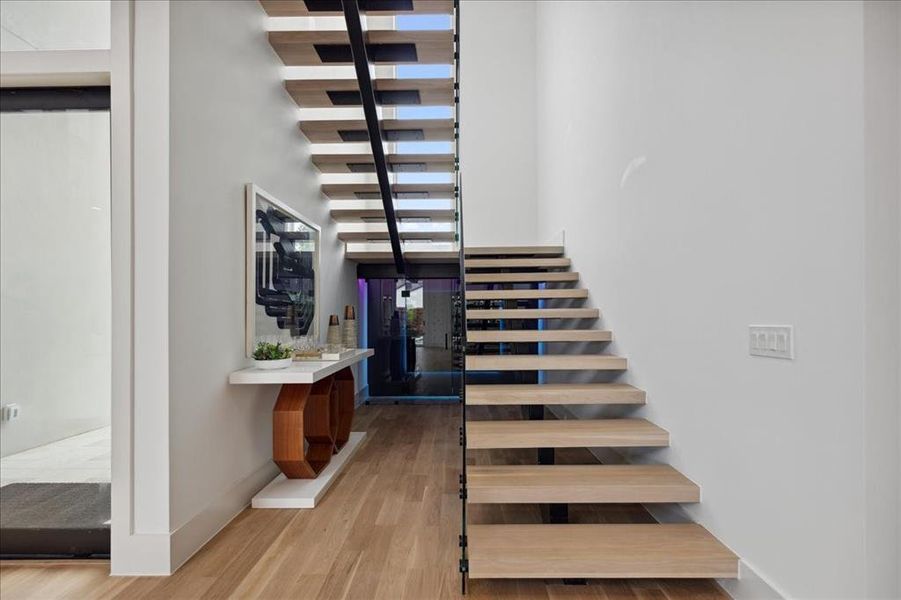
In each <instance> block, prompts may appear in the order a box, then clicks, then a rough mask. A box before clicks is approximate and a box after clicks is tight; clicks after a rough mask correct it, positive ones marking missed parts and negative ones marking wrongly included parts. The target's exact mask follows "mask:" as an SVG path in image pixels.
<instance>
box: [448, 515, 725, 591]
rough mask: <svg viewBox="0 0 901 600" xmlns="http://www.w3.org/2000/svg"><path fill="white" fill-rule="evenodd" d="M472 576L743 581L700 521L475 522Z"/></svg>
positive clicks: (469, 534)
mask: <svg viewBox="0 0 901 600" xmlns="http://www.w3.org/2000/svg"><path fill="white" fill-rule="evenodd" d="M466 533H467V541H468V560H469V565H468V566H469V577H470V578H473V579H485V578H531V579H535V578H542V579H543V578H586V579H590V578H666V577H677V578H715V577H720V578H736V577H738V557H737V556H736V555H735V554H734V553H733V552H732V551H731V550H729V549H728V548H726V546H724V545H723V544H722V543H721V542H720V541H719V540H717V539H716V538H715V537H713V535H711V534H710V533H709V532H708V531H707V530H706V529H704V528H703V527H701V526H700V525H696V524H694V523H678V524H665V525H664V524H653V523H641V524H628V525H619V524H617V525H607V524H603V525H595V524H566V525H551V524H542V525H469V526H468V527H467V532H466Z"/></svg>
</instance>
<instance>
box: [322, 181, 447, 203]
mask: <svg viewBox="0 0 901 600" xmlns="http://www.w3.org/2000/svg"><path fill="white" fill-rule="evenodd" d="M319 189H320V190H322V193H323V194H325V195H326V196H328V197H329V198H336V199H337V198H348V199H360V200H365V199H368V198H369V197H370V196H372V195H374V194H378V193H380V191H379V184H378V183H324V184H322V185H321V186H319ZM391 192H392V194H393V195H394V197H395V198H396V197H397V194H422V195H423V197H424V199H428V198H429V197H430V196H431V195H432V194H435V197H438V195H441V196H444V197H446V196H450V195H451V194H453V193H454V185H453V184H452V183H393V184H391Z"/></svg>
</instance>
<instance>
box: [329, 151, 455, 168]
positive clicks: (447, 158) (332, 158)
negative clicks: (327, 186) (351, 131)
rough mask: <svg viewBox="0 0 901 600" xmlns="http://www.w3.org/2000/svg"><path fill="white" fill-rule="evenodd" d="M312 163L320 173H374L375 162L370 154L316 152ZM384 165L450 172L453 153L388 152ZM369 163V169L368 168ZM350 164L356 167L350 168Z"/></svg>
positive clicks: (452, 166)
mask: <svg viewBox="0 0 901 600" xmlns="http://www.w3.org/2000/svg"><path fill="white" fill-rule="evenodd" d="M312 159H313V164H314V165H316V167H317V168H318V169H319V172H320V173H375V163H374V162H373V161H374V159H373V157H372V154H366V153H359V154H346V153H337V152H335V153H318V154H313V155H312ZM385 161H386V163H387V165H386V167H387V169H388V171H389V172H392V173H394V172H402V171H401V170H400V169H401V168H402V166H403V165H416V167H417V169H419V171H417V172H423V173H426V172H427V173H436V172H437V173H450V172H452V171H453V170H454V155H453V154H437V153H433V154H410V153H389V154H386V155H385ZM370 165H371V166H372V169H371V170H368V169H369V167H370ZM351 166H353V167H354V168H356V169H366V170H362V171H361V170H356V171H354V170H351Z"/></svg>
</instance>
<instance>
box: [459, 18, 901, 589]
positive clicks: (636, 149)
mask: <svg viewBox="0 0 901 600" xmlns="http://www.w3.org/2000/svg"><path fill="white" fill-rule="evenodd" d="M464 9H465V6H464ZM871 10H872V11H874V13H873V14H871V12H870V11H871ZM891 10H897V6H891V5H889V4H886V5H883V6H880V7H878V8H874V7H867V8H866V9H864V7H863V5H862V4H858V3H830V2H783V3H758V2H743V3H712V2H699V3H644V2H634V3H607V2H575V3H562V2H551V3H542V4H540V5H539V6H538V9H537V19H536V23H537V61H538V73H537V85H536V89H537V93H538V100H537V117H536V122H537V126H538V138H537V141H538V148H539V153H538V160H537V164H538V165H541V169H540V170H539V171H538V173H539V176H538V213H537V214H538V221H537V222H538V225H539V232H538V237H539V238H542V237H549V236H551V235H553V234H555V233H556V232H558V231H559V230H561V229H565V230H566V242H567V252H568V254H569V255H570V256H571V257H572V258H573V261H574V268H575V269H577V270H579V271H580V272H581V273H582V276H583V281H584V285H585V286H586V287H589V288H590V289H591V290H592V298H591V301H592V303H594V304H595V305H597V306H600V307H601V309H602V311H603V313H604V323H603V324H604V326H606V327H608V328H611V329H613V330H614V332H615V335H616V339H617V342H616V343H614V344H613V345H612V346H611V348H610V350H611V351H613V352H617V353H621V354H623V355H626V356H628V358H629V359H630V371H629V373H628V376H627V379H628V380H629V381H632V382H634V383H635V384H637V385H639V386H641V387H643V388H645V389H647V391H648V402H649V405H648V407H647V408H646V409H645V410H644V411H642V412H643V413H644V415H645V416H647V417H648V418H650V419H652V420H653V421H655V422H656V423H658V424H660V425H661V426H663V427H664V428H666V429H668V430H669V431H670V432H671V434H672V447H671V448H670V449H668V450H666V451H658V452H650V453H639V454H638V455H637V456H635V457H633V458H634V459H635V460H649V461H654V462H656V461H665V462H670V463H672V464H673V465H675V466H676V467H677V468H679V469H680V470H682V471H683V472H684V473H685V474H686V475H688V476H689V477H690V478H692V479H693V480H694V481H696V482H697V483H699V484H700V486H701V488H702V491H703V501H702V503H701V504H700V505H698V506H694V507H688V508H687V510H688V512H689V513H690V515H691V516H692V517H693V518H694V519H696V520H697V521H699V522H701V523H702V524H704V525H705V526H706V527H707V528H708V529H710V530H711V531H712V532H713V533H714V534H715V535H717V536H718V537H719V538H720V539H721V540H722V541H723V542H725V543H726V544H727V545H729V546H730V547H731V548H732V549H733V550H735V551H736V552H737V553H738V554H739V555H740V556H741V557H742V559H743V560H744V561H745V567H751V568H752V569H753V570H754V571H756V573H757V574H758V575H761V576H763V577H765V578H766V579H768V580H769V581H770V582H771V583H772V584H773V587H774V588H775V589H777V590H781V591H782V592H783V593H784V594H786V595H787V596H790V597H797V598H850V597H863V596H864V595H868V596H870V597H887V596H890V595H892V594H893V593H897V591H898V588H897V585H898V582H897V566H898V554H897V539H898V538H897V536H898V529H897V525H898V500H897V498H898V496H897V490H898V470H899V469H898V446H897V443H898V442H897V436H898V432H897V424H898V407H897V402H898V382H897V381H898V380H897V368H898V364H899V358H898V338H897V332H898V330H899V327H898V297H899V296H898V266H899V256H898V240H897V232H898V206H897V204H898V180H897V178H898V173H897V170H898V164H899V163H898V146H897V143H898V141H897V139H892V138H891V136H892V135H896V134H897V132H898V124H897V114H898V103H897V93H898V92H897V79H890V80H886V79H884V78H885V77H887V76H889V75H888V74H889V73H890V72H892V70H894V71H893V72H894V73H895V76H894V77H897V68H898V54H897V45H896V44H897V35H898V30H897V23H898V20H897V18H895V19H894V20H891V19H889V21H888V23H889V24H888V25H885V18H886V14H884V13H888V12H889V11H891ZM875 12H878V13H879V14H875ZM464 14H465V13H464ZM880 19H881V21H880ZM880 23H882V25H880ZM892 24H895V28H894V29H892ZM483 27H484V28H486V29H490V25H488V24H485V25H483ZM865 34H866V36H865ZM875 36H878V38H879V39H878V41H877V38H876V37H875ZM495 43H496V44H497V42H495ZM892 44H895V45H894V46H892ZM464 48H465V45H464ZM893 48H894V53H893V52H892V50H893ZM893 85H894V92H893V94H894V95H893V96H892V92H891V87H892V86H893ZM463 109H464V115H465V111H466V110H467V105H464V107H463ZM464 118H465V117H464ZM464 148H466V146H464ZM464 176H466V173H465V172H464ZM892 180H894V181H892ZM467 225H468V224H467ZM752 323H774V324H782V323H786V324H792V325H794V328H795V329H794V331H795V336H796V354H797V355H796V359H795V360H794V361H782V360H774V359H762V358H753V357H750V356H748V351H747V347H748V333H747V326H748V325H749V324H752ZM883 332H885V333H883ZM582 414H583V415H586V414H591V413H589V412H588V411H585V412H583V413H582ZM732 589H733V592H734V593H736V594H737V595H741V594H742V593H743V590H742V587H741V585H739V586H736V587H734V588H732Z"/></svg>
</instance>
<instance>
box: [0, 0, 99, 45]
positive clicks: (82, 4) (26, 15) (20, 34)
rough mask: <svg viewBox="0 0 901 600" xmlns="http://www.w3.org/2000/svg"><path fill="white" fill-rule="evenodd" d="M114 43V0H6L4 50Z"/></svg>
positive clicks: (0, 19) (0, 6)
mask: <svg viewBox="0 0 901 600" xmlns="http://www.w3.org/2000/svg"><path fill="white" fill-rule="evenodd" d="M109 47H110V0H66V1H65V2H60V1H59V0H3V2H2V3H0V51H3V52H6V51H19V50H86V49H101V48H109Z"/></svg>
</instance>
